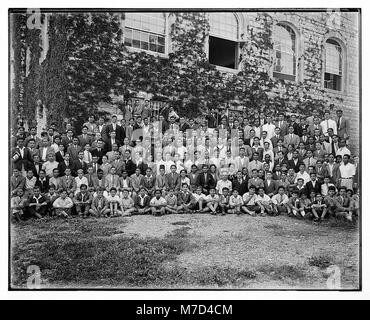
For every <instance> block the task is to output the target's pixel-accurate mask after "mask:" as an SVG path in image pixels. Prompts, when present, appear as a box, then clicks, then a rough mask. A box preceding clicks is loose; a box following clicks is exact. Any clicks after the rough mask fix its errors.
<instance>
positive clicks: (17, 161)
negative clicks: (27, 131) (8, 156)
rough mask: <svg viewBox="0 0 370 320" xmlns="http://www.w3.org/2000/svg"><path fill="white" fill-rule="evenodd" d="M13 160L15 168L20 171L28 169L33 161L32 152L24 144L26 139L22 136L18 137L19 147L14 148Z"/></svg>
mask: <svg viewBox="0 0 370 320" xmlns="http://www.w3.org/2000/svg"><path fill="white" fill-rule="evenodd" d="M12 161H13V166H14V168H17V169H18V170H19V171H20V172H22V170H24V171H27V169H28V167H29V165H30V164H31V163H32V161H33V159H32V156H31V152H30V150H29V149H28V148H26V147H25V146H24V139H23V138H22V137H18V139H17V147H16V148H14V150H13V154H12Z"/></svg>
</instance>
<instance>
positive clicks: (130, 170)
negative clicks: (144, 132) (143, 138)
mask: <svg viewBox="0 0 370 320" xmlns="http://www.w3.org/2000/svg"><path fill="white" fill-rule="evenodd" d="M123 162H124V163H125V168H126V172H127V174H128V176H129V177H131V176H132V175H133V174H134V173H135V170H136V164H135V163H134V162H133V161H132V158H131V151H130V150H126V151H125V160H123Z"/></svg>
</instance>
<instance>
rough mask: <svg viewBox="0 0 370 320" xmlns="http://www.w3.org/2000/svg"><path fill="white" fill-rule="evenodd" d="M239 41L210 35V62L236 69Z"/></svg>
mask: <svg viewBox="0 0 370 320" xmlns="http://www.w3.org/2000/svg"><path fill="white" fill-rule="evenodd" d="M236 57H237V42H235V41H230V40H225V39H221V38H217V37H212V36H210V37H209V62H210V63H211V64H214V65H216V66H220V67H225V68H231V69H236V66H237V62H236Z"/></svg>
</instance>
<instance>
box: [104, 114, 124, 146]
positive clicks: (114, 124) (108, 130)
mask: <svg viewBox="0 0 370 320" xmlns="http://www.w3.org/2000/svg"><path fill="white" fill-rule="evenodd" d="M112 131H114V132H115V133H116V136H115V139H117V140H118V143H119V144H122V143H123V139H124V138H125V136H126V132H125V130H124V129H123V128H122V127H121V126H120V125H119V124H118V123H117V116H116V115H113V116H112V123H111V124H109V125H107V127H106V133H107V136H108V140H109V136H110V133H111V132H112Z"/></svg>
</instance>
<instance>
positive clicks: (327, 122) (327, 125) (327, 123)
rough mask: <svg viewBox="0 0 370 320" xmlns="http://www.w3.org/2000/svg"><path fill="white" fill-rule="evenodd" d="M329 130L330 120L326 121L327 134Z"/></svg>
mask: <svg viewBox="0 0 370 320" xmlns="http://www.w3.org/2000/svg"><path fill="white" fill-rule="evenodd" d="M328 129H329V120H326V132H327V131H328Z"/></svg>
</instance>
